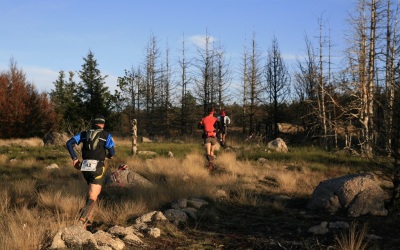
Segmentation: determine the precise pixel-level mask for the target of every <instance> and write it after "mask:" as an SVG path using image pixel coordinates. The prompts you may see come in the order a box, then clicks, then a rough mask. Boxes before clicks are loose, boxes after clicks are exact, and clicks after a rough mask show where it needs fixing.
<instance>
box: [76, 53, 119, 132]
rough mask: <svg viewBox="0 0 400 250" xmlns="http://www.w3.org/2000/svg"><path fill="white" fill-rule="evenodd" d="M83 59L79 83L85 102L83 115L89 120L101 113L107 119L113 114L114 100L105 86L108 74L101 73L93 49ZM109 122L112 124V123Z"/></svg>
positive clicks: (81, 98)
mask: <svg viewBox="0 0 400 250" xmlns="http://www.w3.org/2000/svg"><path fill="white" fill-rule="evenodd" d="M83 60H84V62H85V63H84V64H83V65H82V70H81V71H79V73H78V74H79V77H80V79H81V82H80V83H79V85H78V96H79V98H80V100H81V101H82V104H83V106H82V107H81V109H80V110H81V115H82V116H81V117H82V118H83V119H84V120H86V121H89V120H90V119H91V118H92V117H93V116H94V115H95V114H97V113H100V114H103V115H104V117H105V118H106V119H107V118H108V117H110V114H111V106H110V104H111V100H112V98H111V97H112V96H111V94H110V91H109V90H108V87H107V86H105V79H106V78H107V76H102V75H101V72H100V70H99V69H98V64H97V60H95V59H94V54H93V52H92V51H89V54H88V55H87V57H86V58H83ZM107 124H108V126H111V124H110V123H107Z"/></svg>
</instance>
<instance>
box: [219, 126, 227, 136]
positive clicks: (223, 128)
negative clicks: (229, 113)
mask: <svg viewBox="0 0 400 250" xmlns="http://www.w3.org/2000/svg"><path fill="white" fill-rule="evenodd" d="M220 132H221V134H223V135H225V134H226V132H227V128H226V127H225V126H224V127H222V128H221V130H220Z"/></svg>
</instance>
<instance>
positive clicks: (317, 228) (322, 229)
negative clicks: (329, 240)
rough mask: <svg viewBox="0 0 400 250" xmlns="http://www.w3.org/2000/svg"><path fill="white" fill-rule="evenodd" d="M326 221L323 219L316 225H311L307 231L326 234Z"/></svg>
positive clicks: (327, 230)
mask: <svg viewBox="0 0 400 250" xmlns="http://www.w3.org/2000/svg"><path fill="white" fill-rule="evenodd" d="M327 225H328V222H326V221H323V222H321V224H319V225H318V226H313V227H310V228H309V229H308V232H309V233H313V234H326V233H328V232H329V229H328V228H327Z"/></svg>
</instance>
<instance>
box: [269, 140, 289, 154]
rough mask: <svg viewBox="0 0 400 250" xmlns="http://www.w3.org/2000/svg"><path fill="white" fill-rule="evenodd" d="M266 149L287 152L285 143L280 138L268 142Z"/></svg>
mask: <svg viewBox="0 0 400 250" xmlns="http://www.w3.org/2000/svg"><path fill="white" fill-rule="evenodd" d="M267 149H268V150H270V151H275V152H282V153H287V152H288V151H289V150H288V148H287V146H286V143H285V141H284V140H282V139H281V138H276V139H275V140H273V141H270V142H268V144H267Z"/></svg>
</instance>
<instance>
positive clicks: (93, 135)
mask: <svg viewBox="0 0 400 250" xmlns="http://www.w3.org/2000/svg"><path fill="white" fill-rule="evenodd" d="M102 131H103V129H88V130H86V143H85V148H86V150H95V149H96V148H97V144H98V143H99V140H104V139H102V138H101V137H100V136H101V132H102Z"/></svg>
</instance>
